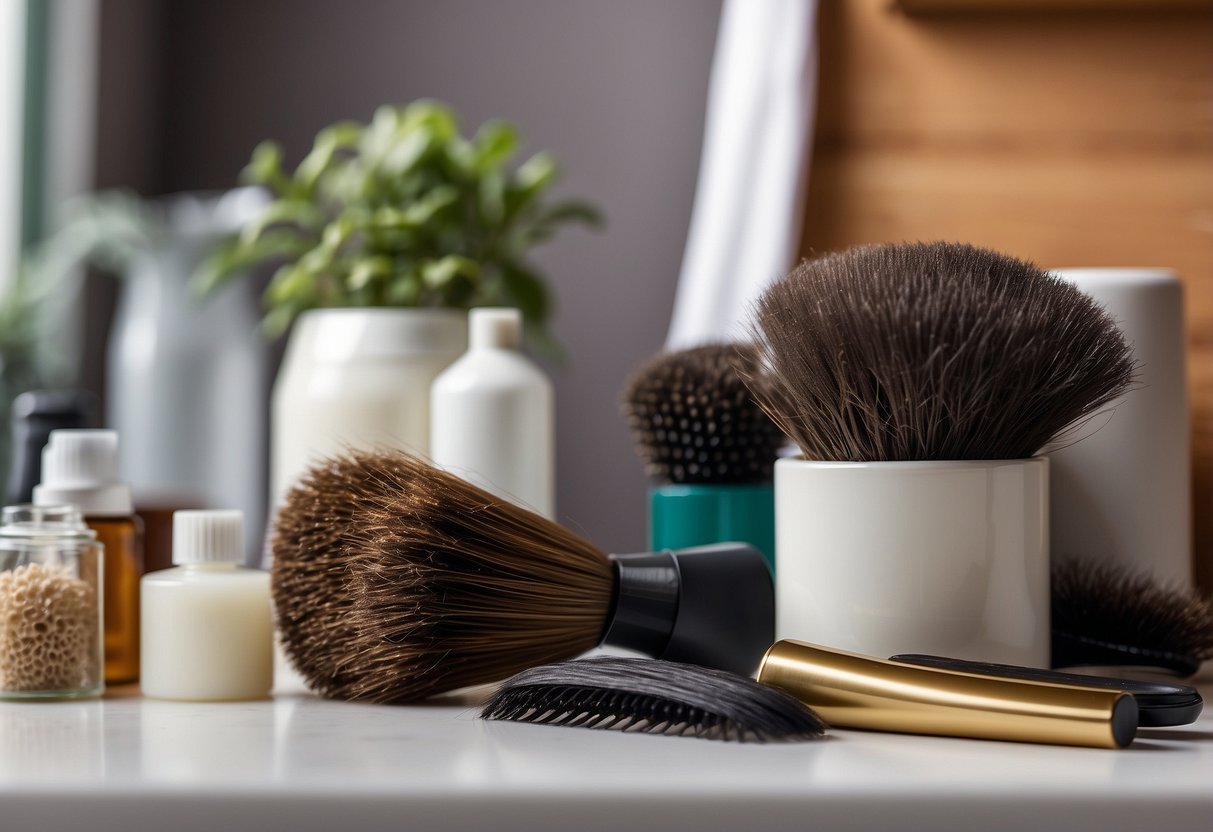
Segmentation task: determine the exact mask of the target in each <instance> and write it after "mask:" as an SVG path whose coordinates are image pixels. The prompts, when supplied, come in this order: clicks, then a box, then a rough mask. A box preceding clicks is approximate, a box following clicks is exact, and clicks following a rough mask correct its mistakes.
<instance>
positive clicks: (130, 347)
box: [106, 189, 269, 565]
mask: <svg viewBox="0 0 1213 832" xmlns="http://www.w3.org/2000/svg"><path fill="white" fill-rule="evenodd" d="M264 203H265V197H264V195H263V194H262V193H261V192H259V191H257V190H255V189H240V190H237V191H232V192H229V193H227V194H224V195H222V196H216V195H201V194H180V195H176V196H171V197H166V198H164V199H162V200H158V201H156V202H154V203H152V204H151V205H150V206H149V208H148V210H149V212H150V220H149V221H150V222H151V223H152V225H151V227H150V229H149V233H148V234H147V235H146V238H145V244H144V245H142V246H139V247H137V248H134V249H133V251H132V253H131V256H130V259H129V262H128V264H127V266H126V268H125V269H124V270H123V271H124V276H125V280H124V282H123V284H122V290H121V294H120V296H119V300H118V306H117V310H116V313H115V317H114V323H113V328H112V329H111V332H110V339H109V346H108V351H107V355H106V372H107V377H108V384H107V396H106V423H107V424H108V425H109V426H110V427H112V428H114V429H115V430H117V431H118V433H119V435H120V436H123V437H130V441H124V442H121V443H120V445H119V449H120V450H119V469H120V471H121V472H122V476H123V477H124V478H126V479H127V480H128V481H129V482H130V483H131V485H132V487H133V489H134V491H135V497H136V501H137V503H138V504H139V507H140V508H141V509H144V510H152V511H155V510H156V509H158V508H165V507H238V508H240V509H241V510H243V511H244V513H245V516H246V517H249V518H261V517H264V516H265V482H266V471H265V457H266V453H265V446H266V425H265V392H264V391H265V389H266V386H267V382H268V374H269V365H268V350H267V344H266V341H265V339H264V338H263V337H262V336H261V334H260V332H259V330H258V326H257V321H258V314H257V309H256V302H255V300H254V298H253V297H252V295H251V292H250V290H249V286H248V285H247V284H245V283H243V282H234V283H233V284H231V285H227V286H224V287H222V288H221V289H219V290H217V291H215V292H214V293H212V294H211V295H210V296H208V297H206V298H204V299H200V298H199V297H197V293H196V292H194V291H193V290H192V287H191V278H192V276H193V274H194V272H195V270H196V268H197V267H198V264H199V263H200V262H201V261H202V260H203V259H204V258H205V257H206V256H208V254H209V253H210V252H211V250H212V249H213V248H214V246H215V244H216V243H217V242H218V241H219V240H220V239H222V238H223V237H224V236H226V235H228V234H230V233H231V232H232V231H233V230H235V229H236V228H239V227H240V226H241V225H242V224H243V223H245V222H247V221H248V219H249V217H250V216H251V215H252V214H253V213H255V212H256V211H259V210H260V209H261V208H262V207H263V206H264ZM261 536H262V530H261V529H260V528H259V524H258V523H256V522H252V523H248V524H246V529H245V547H246V553H247V555H248V557H249V559H250V560H252V559H255V558H256V556H257V553H258V552H259V551H260V548H261V542H260V541H261ZM165 565H167V564H165Z"/></svg>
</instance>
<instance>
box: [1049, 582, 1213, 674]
mask: <svg viewBox="0 0 1213 832" xmlns="http://www.w3.org/2000/svg"><path fill="white" fill-rule="evenodd" d="M1052 583H1053V588H1052V595H1053V600H1052V610H1051V614H1052V628H1053V665H1054V667H1081V666H1122V667H1125V666H1128V667H1143V668H1161V669H1163V670H1166V671H1168V672H1170V673H1174V674H1176V675H1179V676H1191V675H1192V674H1193V673H1195V672H1196V671H1197V670H1199V669H1200V665H1201V663H1202V662H1205V661H1207V660H1208V659H1213V603H1211V602H1210V601H1209V599H1207V598H1203V597H1201V596H1200V595H1198V594H1196V593H1195V592H1191V591H1187V590H1182V589H1174V588H1170V587H1167V586H1165V585H1163V584H1161V583H1159V582H1158V581H1156V580H1154V579H1153V578H1152V577H1150V576H1149V575H1147V574H1144V573H1134V572H1132V571H1129V570H1127V569H1124V568H1121V567H1118V566H1116V565H1113V564H1107V563H1091V562H1088V561H1080V560H1073V559H1071V560H1064V561H1060V562H1059V563H1056V564H1054V565H1053V569H1052Z"/></svg>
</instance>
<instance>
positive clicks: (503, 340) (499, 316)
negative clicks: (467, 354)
mask: <svg viewBox="0 0 1213 832" xmlns="http://www.w3.org/2000/svg"><path fill="white" fill-rule="evenodd" d="M520 343H522V313H521V312H520V311H518V310H517V309H510V308H506V307H501V308H498V307H482V308H480V309H473V310H472V311H471V312H469V313H468V346H469V347H470V348H471V349H478V348H484V347H496V348H498V349H507V350H515V349H518V345H519V344H520Z"/></svg>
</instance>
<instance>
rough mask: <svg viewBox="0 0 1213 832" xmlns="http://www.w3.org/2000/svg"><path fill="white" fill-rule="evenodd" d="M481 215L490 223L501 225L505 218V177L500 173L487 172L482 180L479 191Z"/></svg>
mask: <svg viewBox="0 0 1213 832" xmlns="http://www.w3.org/2000/svg"><path fill="white" fill-rule="evenodd" d="M476 196H477V203H478V205H479V207H480V216H482V217H483V218H484V221H485V222H486V223H487V224H488V225H490V226H493V225H499V224H500V223H501V221H502V220H504V219H505V179H504V178H503V177H502V175H501V174H500V173H496V172H494V173H486V174H485V175H484V176H483V177H482V178H481V180H480V188H479V191H478V193H477V195H476Z"/></svg>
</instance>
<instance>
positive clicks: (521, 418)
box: [430, 309, 556, 518]
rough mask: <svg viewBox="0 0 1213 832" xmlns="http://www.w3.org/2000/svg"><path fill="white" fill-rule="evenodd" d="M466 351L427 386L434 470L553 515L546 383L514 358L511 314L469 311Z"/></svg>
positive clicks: (514, 313)
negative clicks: (437, 466) (440, 470)
mask: <svg viewBox="0 0 1213 832" xmlns="http://www.w3.org/2000/svg"><path fill="white" fill-rule="evenodd" d="M468 325H469V326H468V351H467V352H466V353H465V354H464V355H463V356H462V357H461V358H460V359H459V360H458V361H456V362H455V363H454V364H452V365H451V366H450V367H448V368H447V369H446V370H444V371H443V372H442V374H441V375H439V376H438V378H437V379H435V381H434V386H433V388H432V390H431V393H430V408H431V411H430V454H431V456H432V458H433V461H434V463H435V464H436V465H439V466H441V467H442V468H445V469H446V470H448V471H450V472H451V473H453V474H457V475H459V476H461V477H463V478H464V479H466V480H468V481H469V482H471V483H474V484H475V485H478V486H480V487H481V488H484V489H486V490H487V491H490V492H492V493H493V494H496V495H497V496H499V497H501V498H503V499H506V500H511V501H513V502H515V503H518V504H519V505H521V506H524V507H526V508H530V509H532V510H534V511H537V512H539V513H540V514H542V515H544V516H545V517H549V518H550V517H554V516H555V505H554V502H555V497H554V487H553V481H554V479H555V457H556V454H555V417H554V413H553V411H554V405H553V395H552V383H551V382H550V381H549V380H548V378H547V376H545V375H544V374H543V372H541V371H540V369H539V368H538V367H536V366H535V364H534V363H532V362H531V361H530V359H528V358H527V357H526V356H525V355H523V354H522V352H520V351H519V346H520V344H521V341H522V315H521V314H520V313H519V311H518V310H517V309H473V310H472V311H471V312H470V313H469V316H468Z"/></svg>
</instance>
